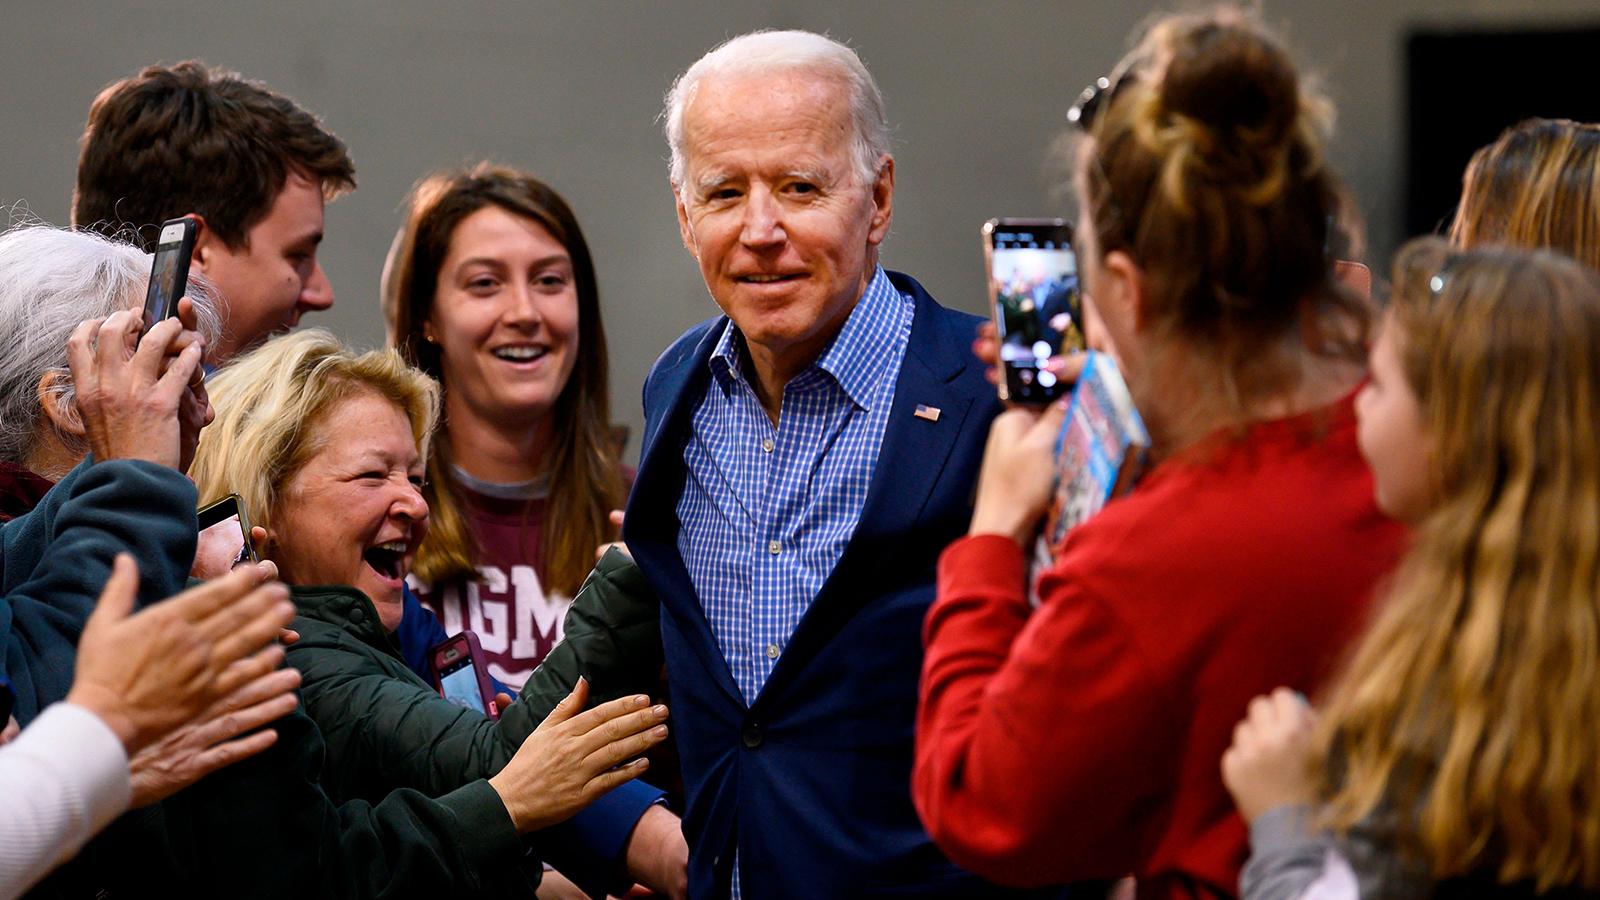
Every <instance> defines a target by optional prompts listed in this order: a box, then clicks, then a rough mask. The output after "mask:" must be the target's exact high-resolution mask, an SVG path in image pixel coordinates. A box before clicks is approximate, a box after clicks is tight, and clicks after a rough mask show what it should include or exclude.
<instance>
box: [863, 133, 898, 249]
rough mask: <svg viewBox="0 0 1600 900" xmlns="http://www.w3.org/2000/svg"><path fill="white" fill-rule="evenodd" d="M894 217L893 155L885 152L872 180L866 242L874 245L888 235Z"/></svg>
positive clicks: (881, 241)
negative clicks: (870, 219) (870, 225)
mask: <svg viewBox="0 0 1600 900" xmlns="http://www.w3.org/2000/svg"><path fill="white" fill-rule="evenodd" d="M892 218H894V157H892V156H890V155H889V154H887V153H885V154H884V155H883V156H882V157H881V158H880V159H879V160H878V177H877V178H876V179H874V180H873V182H872V227H871V228H869V229H868V231H867V243H868V244H870V245H872V246H874V247H876V246H878V245H879V244H881V243H883V239H884V238H886V237H888V236H889V220H890V219H892Z"/></svg>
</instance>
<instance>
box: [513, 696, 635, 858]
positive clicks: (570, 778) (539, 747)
mask: <svg viewBox="0 0 1600 900" xmlns="http://www.w3.org/2000/svg"><path fill="white" fill-rule="evenodd" d="M588 700H589V683H588V682H587V681H585V680H584V679H582V678H580V679H578V686H577V687H576V688H574V689H573V691H572V693H571V694H568V695H567V696H566V698H565V699H563V700H562V701H561V702H560V703H559V704H557V705H556V708H555V709H554V710H552V711H551V713H550V715H549V716H547V717H546V718H545V720H544V721H543V722H541V723H540V724H539V727H538V728H537V729H536V730H535V731H534V732H533V734H530V735H528V739H527V740H525V741H523V742H522V746H521V747H520V748H518V750H517V753H516V755H515V756H513V757H512V758H511V761H510V762H509V763H507V764H506V767H505V768H504V769H501V770H500V772H499V774H497V775H495V776H494V777H493V778H490V779H489V786H490V787H493V788H494V790H495V792H496V793H497V794H499V795H500V800H501V802H503V803H504V804H505V805H506V812H507V813H509V814H510V816H511V821H512V824H514V825H515V826H516V828H517V832H518V833H519V834H526V833H528V832H530V831H536V830H538V829H540V828H545V827H548V826H550V825H554V824H556V823H557V822H561V821H564V820H566V819H568V818H570V817H571V816H572V815H573V814H574V813H576V812H577V811H578V810H580V809H583V808H584V807H585V806H588V805H589V804H590V803H591V802H593V801H594V800H595V798H597V797H599V796H600V795H601V794H604V793H605V792H607V791H609V790H611V789H612V788H614V787H616V786H618V785H620V784H623V783H625V782H627V781H631V780H632V779H634V778H636V777H638V776H639V775H641V774H643V773H644V770H645V769H646V768H647V767H648V766H649V761H648V760H645V759H643V758H641V757H642V755H643V754H644V752H645V751H646V750H649V749H650V748H651V747H653V746H655V745H656V744H659V743H661V741H663V740H665V739H666V736H667V726H666V725H665V724H663V723H664V722H665V720H666V718H667V708H666V707H665V706H659V705H658V706H651V705H650V698H649V697H646V696H643V695H637V696H632V697H623V698H621V699H618V700H612V701H611V702H609V703H602V704H600V705H599V706H597V707H595V708H594V709H591V710H588V711H587V712H585V711H584V709H583V707H584V705H585V704H587V703H588ZM629 760H632V761H631V762H630V761H629Z"/></svg>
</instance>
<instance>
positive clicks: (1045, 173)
mask: <svg viewBox="0 0 1600 900" xmlns="http://www.w3.org/2000/svg"><path fill="white" fill-rule="evenodd" d="M1167 8H1171V6H1170V4H1163V5H1161V6H1156V5H1153V4H1147V3H1134V2H1119V0H1077V2H1070V3H1068V2H1060V3H1044V2H1031V0H988V2H981V3H980V2H976V0H974V2H955V0H937V2H911V0H868V2H862V0H855V2H848V0H809V2H797V0H765V2H749V3H739V4H734V3H714V2H675V3H666V2H656V3H645V2H621V0H595V2H543V0H540V2H534V0H524V2H518V0H480V2H470V3H455V4H448V3H435V2H421V0H394V2H380V0H344V2H339V0H275V2H273V3H270V4H267V3H249V4H246V3H225V2H220V3H219V2H215V0H213V2H209V3H201V2H194V0H188V2H178V0H168V2H149V3H124V4H107V3H98V2H89V0H53V2H35V0H0V33H3V34H5V35H6V40H5V41H4V45H3V47H0V84H4V85H5V88H4V91H3V92H0V147H3V152H0V202H4V203H6V204H21V205H22V207H23V208H25V209H26V210H28V211H31V213H32V214H33V215H35V216H37V217H39V218H42V219H44V220H46V221H49V222H54V223H58V224H63V225H64V224H66V222H67V220H68V214H69V204H70V195H71V190H72V183H73V173H74V167H75V163H76V155H77V138H78V135H79V134H80V132H81V131H82V128H83V120H84V116H85V114H86V112H87V109H88V105H89V102H90V100H91V99H93V97H94V96H95V94H96V93H97V92H98V91H99V90H100V89H101V88H102V87H103V86H104V85H106V84H107V83H109V82H111V81H113V80H115V79H117V78H121V77H124V76H126V75H129V74H131V73H133V72H135V71H136V70H138V69H139V68H140V67H142V66H144V65H146V64H149V63H152V62H158V61H160V62H175V61H177V60H180V59H185V58H188V57H199V58H202V59H205V60H206V61H208V62H210V63H212V64H215V65H222V66H227V67H229V68H233V69H235V70H237V71H240V72H242V73H244V74H245V75H246V76H249V77H252V78H258V79H261V80H264V81H266V82H267V83H268V84H269V85H271V86H272V87H273V88H275V89H277V90H279V91H282V92H284V93H286V94H288V95H290V96H292V97H294V98H295V99H296V100H298V101H299V102H300V103H301V104H303V105H304V106H306V107H307V108H309V109H311V110H313V111H315V112H317V113H319V114H320V115H321V116H322V117H323V120H324V121H325V122H326V123H327V125H328V126H329V127H330V128H332V129H333V130H334V131H335V132H336V133H337V134H339V135H340V137H342V138H343V139H344V140H345V141H346V142H347V143H348V144H349V146H350V149H351V153H352V155H353V156H354V158H355V161H356V167H357V177H358V180H359V182H360V189H359V190H358V191H356V193H355V194H353V195H350V196H347V197H345V198H343V199H341V200H339V201H337V202H335V203H333V204H332V205H331V206H329V207H328V213H327V219H328V224H327V234H328V238H327V241H326V243H325V244H324V248H325V249H324V251H323V256H322V258H323V264H324V266H325V268H326V270H327V272H328V275H329V277H330V278H331V279H332V281H333V284H334V288H335V292H336V297H337V302H336V305H335V307H334V308H333V310H331V311H330V312H328V313H323V314H320V315H316V316H312V317H309V318H308V319H307V320H306V321H307V322H309V323H312V324H318V325H323V326H326V327H329V328H331V329H333V330H334V331H336V332H337V333H339V334H341V335H343V336H344V337H345V339H346V340H348V341H350V342H352V343H354V344H357V345H363V346H376V345H378V344H379V343H381V341H382V339H383V328H382V323H381V321H380V319H379V315H378V301H377V286H378V274H379V271H380V269H381V267H382V265H383V258H384V254H385V253H386V251H387V249H388V245H389V242H390V240H391V239H392V237H393V235H394V231H395V229H396V228H397V227H398V224H399V206H400V202H401V199H402V198H403V197H404V195H405V193H406V191H407V189H408V188H409V187H410V185H411V184H412V183H413V182H414V181H415V180H416V179H417V178H418V177H419V176H420V175H422V174H423V173H425V172H427V171H429V170H431V169H434V168H438V167H442V166H451V165H458V164H463V163H468V162H472V161H475V160H477V159H480V158H491V159H495V160H498V161H501V162H505V163H509V164H512V165H516V166H521V167H524V168H527V169H529V170H531V171H533V172H535V173H536V174H538V175H539V176H541V177H542V178H544V179H545V180H547V181H549V182H550V183H551V184H553V185H555V186H556V188H557V189H558V190H560V191H561V192H562V193H563V194H564V195H565V196H566V197H567V199H568V200H569V201H570V202H571V204H572V206H573V208H574V209H575V210H576V211H577V213H578V216H579V219H580V220H581V221H582V223H583V227H584V230H585V231H586V232H587V234H588V237H589V240H590V243H591V245H592V246H593V249H594V252H595V258H596V261H597V265H598V267H599V274H600V285H601V292H602V300H603V303H604V313H605V320H606V325H607V328H608V331H609V335H608V336H609V338H610V342H611V370H612V386H613V404H614V418H616V419H617V420H618V421H621V422H626V423H628V424H630V425H632V426H633V429H634V434H635V436H637V434H638V431H639V427H640V424H641V421H642V417H641V415H640V411H639V403H638V396H639V387H640V385H641V384H642V383H643V380H644V376H645V373H646V372H647V371H648V369H649V366H650V364H651V363H652V362H653V361H654V359H655V357H656V355H657V354H658V353H659V352H660V351H661V350H662V349H663V348H665V346H666V345H667V343H668V342H670V341H671V340H672V338H674V337H676V336H677V335H678V334H679V333H680V332H681V331H682V330H683V329H684V328H685V327H687V326H688V325H690V324H691V323H693V322H696V321H699V320H700V319H703V318H705V317H707V316H709V315H711V314H713V313H714V312H715V311H716V309H715V306H714V304H713V303H712V302H711V300H710V299H709V297H707V296H706V293H705V288H704V285H703V284H702V283H701V282H700V279H699V273H698V271H697V269H696V268H695V266H694V263H693V261H692V260H691V259H690V258H689V257H688V255H687V254H686V253H685V252H684V251H683V250H682V247H681V246H680V244H679V241H678V234H677V229H676V227H675V222H674V217H673V207H672V199H671V195H670V192H669V190H668V188H667V180H666V163H665V156H666V151H665V146H664V142H663V140H662V138H661V134H660V130H659V127H658V125H657V122H656V115H657V113H658V112H659V109H660V102H661V97H662V94H663V93H664V92H665V90H666V88H667V86H668V85H669V84H670V82H671V80H672V78H673V77H674V76H675V75H676V74H677V73H678V72H679V71H681V70H682V69H683V68H685V67H687V66H688V65H689V64H690V63H691V62H693V61H694V60H695V59H696V58H697V57H699V56H700V54H702V53H703V52H705V51H706V50H708V49H710V48H711V47H712V46H714V45H715V44H716V43H718V42H720V41H721V40H723V39H725V38H727V37H731V36H733V35H736V34H740V33H742V32H744V31H748V30H751V29H755V28H808V29H812V30H817V31H824V32H827V33H829V34H831V35H833V36H834V37H836V38H840V39H842V40H845V41H846V42H848V43H849V44H851V45H852V46H853V47H855V48H856V49H857V51H858V52H859V53H860V54H861V56H862V58H863V59H864V60H865V61H866V63H867V66H868V67H869V68H870V69H871V70H872V71H873V73H874V74H875V75H876V76H877V78H878V80H879V84H880V86H881V87H882V89H883V93H884V96H885V98H886V100H887V102H888V107H889V114H890V119H891V122H892V123H893V124H894V126H895V135H896V158H897V175H898V178H897V184H898V190H897V192H896V197H895V217H894V224H893V230H892V233H891V235H890V238H889V241H888V243H887V244H886V245H885V248H884V255H883V258H884V262H885V264H886V265H888V266H890V267H893V268H898V269H903V270H905V271H908V272H910V273H912V274H914V275H916V276H917V277H918V278H919V279H920V280H922V282H923V284H924V285H926V286H927V287H928V288H929V289H930V290H931V291H932V292H933V293H934V295H935V296H937V297H940V298H941V299H943V300H944V302H945V303H946V304H948V305H952V306H958V307H962V308H966V309H969V310H972V311H974V312H979V311H981V310H982V308H983V299H982V298H983V281H982V272H981V266H980V257H979V253H978V240H977V235H978V227H979V225H980V224H981V223H982V222H983V220H985V219H987V218H989V217H990V216H993V215H1070V213H1071V211H1070V207H1069V202H1068V197H1067V196H1066V195H1065V194H1064V193H1063V192H1062V190H1061V187H1060V186H1061V184H1062V183H1063V182H1064V166H1063V164H1062V162H1061V161H1060V159H1059V158H1058V157H1057V156H1056V154H1055V153H1053V151H1052V150H1051V147H1052V145H1053V144H1054V142H1055V141H1056V139H1057V138H1058V137H1059V135H1060V134H1061V132H1062V130H1063V123H1064V118H1063V116H1064V113H1065V111H1066V109H1067V107H1068V106H1069V105H1070V104H1071V102H1072V100H1073V98H1074V97H1075V96H1076V94H1077V92H1078V91H1079V90H1080V89H1081V88H1082V87H1083V85H1085V84H1087V83H1088V82H1089V81H1090V80H1091V79H1092V78H1094V77H1095V76H1097V75H1100V74H1102V73H1103V72H1105V71H1106V70H1107V69H1109V68H1110V66H1111V65H1112V63H1114V62H1115V60H1116V59H1117V58H1118V57H1119V56H1120V55H1121V54H1122V52H1123V51H1124V49H1126V47H1127V46H1128V41H1129V34H1130V33H1131V32H1132V30H1133V29H1134V28H1135V27H1136V26H1137V25H1138V24H1140V23H1141V22H1142V21H1144V20H1145V19H1146V18H1147V17H1148V16H1150V15H1151V14H1152V13H1153V12H1155V11H1158V10H1161V9H1167ZM1263 9H1264V12H1265V15H1266V17H1267V19H1268V20H1269V21H1271V22H1272V23H1274V24H1275V25H1277V26H1279V27H1280V28H1282V29H1283V30H1284V31H1285V32H1286V33H1287V35H1288V37H1289V39H1290V42H1291V43H1292V44H1293V45H1294V47H1295V48H1296V50H1297V51H1298V52H1299V56H1300V58H1301V60H1302V62H1303V65H1304V66H1305V68H1307V69H1309V70H1311V71H1314V72H1317V73H1320V74H1321V76H1322V78H1323V80H1324V83H1325V85H1326V87H1327V90H1328V92H1329V93H1330V94H1331V96H1332V97H1333V99H1334V101H1335V103H1336V104H1337V106H1338V109H1339V120H1338V127H1337V131H1336V135H1335V137H1334V140H1333V142H1332V147H1331V152H1332V157H1333V159H1334V162H1335V164H1336V166H1337V167H1338V169H1339V170H1340V172H1341V173H1342V174H1343V176H1344V177H1345V179H1346V181H1347V182H1348V183H1349V184H1350V186H1351V188H1352V189H1353V191H1354V193H1355V195H1356V197H1357V199H1358V201H1359V202H1360V204H1361V207H1362V209H1363V210H1364V212H1365V215H1366V218H1367V223H1368V236H1369V243H1370V252H1369V259H1370V261H1372V262H1373V263H1374V269H1375V270H1381V268H1382V267H1383V265H1384V264H1386V261H1387V256H1388V254H1389V252H1390V251H1392V249H1393V248H1394V247H1395V246H1396V245H1397V244H1398V243H1399V242H1400V241H1401V240H1403V239H1404V237H1406V235H1402V234H1400V233H1399V229H1400V222H1401V215H1402V213H1401V209H1400V203H1401V198H1402V194H1401V192H1402V190H1403V153H1404V147H1403V146H1402V142H1403V141H1402V134H1403V123H1404V119H1403V116H1404V109H1403V106H1404V83H1403V63H1404V60H1403V48H1404V37H1405V34H1406V32H1407V30H1408V29H1410V28H1412V27H1417V26H1430V27H1440V26H1443V27H1451V26H1471V25H1479V24H1487V23H1495V24H1502V25H1530V26H1531V25H1552V24H1554V25H1560V24H1565V23H1576V22H1580V21H1587V22H1593V21H1594V20H1595V19H1596V18H1597V17H1600V4H1597V3H1596V2H1595V0H1501V2H1492V0H1454V2H1451V0H1345V2H1340V0H1267V2H1265V3H1264V5H1263ZM1463 99H1464V100H1467V99H1469V98H1463ZM1468 111H1470V105H1469V104H1465V103H1464V112H1468ZM636 443H637V441H636V440H635V444H636ZM631 452H637V447H636V446H635V447H633V448H631Z"/></svg>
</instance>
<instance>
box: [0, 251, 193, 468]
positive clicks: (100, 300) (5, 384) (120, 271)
mask: <svg viewBox="0 0 1600 900" xmlns="http://www.w3.org/2000/svg"><path fill="white" fill-rule="evenodd" d="M149 283H150V254H148V253H145V252H143V251H141V250H139V248H137V247H134V246H131V245H129V244H125V243H122V242H121V241H114V240H109V239H107V238H104V237H101V236H100V235H98V234H94V233H91V232H86V231H68V230H65V229H61V228H52V227H50V226H47V225H25V226H22V227H18V228H13V229H12V230H10V231H8V232H5V233H4V234H0V460H3V461H5V462H9V463H14V464H17V465H22V464H24V463H25V462H26V460H27V459H28V456H29V454H30V453H32V452H33V449H34V446H35V444H36V442H37V437H38V434H39V431H38V429H39V426H40V424H41V420H42V418H43V416H44V410H43V407H42V406H41V405H40V398H39V379H40V378H42V377H44V374H45V373H46V372H49V371H52V370H56V371H60V372H62V373H63V374H70V370H69V369H68V368H67V338H69V337H71V336H72V332H73V330H74V329H76V328H77V327H78V323H80V322H82V321H84V320H85V319H96V318H101V317H103V316H108V315H110V314H112V313H113V312H116V311H117V310H119V309H129V308H133V307H138V306H140V305H142V304H143V302H144V295H145V290H146V288H147V287H148V286H149ZM188 297H189V299H190V300H191V301H192V302H193V303H194V308H195V313H196V316H197V317H198V319H199V322H198V324H199V329H200V333H201V334H202V335H204V336H205V338H206V342H207V344H208V345H210V344H214V343H215V342H216V339H217V333H218V330H219V328H218V320H217V310H216V303H215V300H214V298H213V293H212V290H211V287H210V285H209V284H207V283H206V282H205V280H204V279H202V278H199V277H198V276H196V275H190V276H189V285H188ZM53 393H54V396H55V399H56V400H58V401H60V402H62V403H63V404H71V403H72V401H73V400H74V398H75V396H76V391H75V390H74V389H73V385H72V379H71V378H70V377H68V378H62V379H58V380H57V381H56V388H55V390H54V392H53ZM62 438H63V439H64V440H67V442H68V445H69V446H72V442H71V440H70V439H69V438H68V436H67V435H62ZM81 449H83V450H84V451H85V452H87V450H88V448H87V447H83V448H81ZM40 474H48V473H40Z"/></svg>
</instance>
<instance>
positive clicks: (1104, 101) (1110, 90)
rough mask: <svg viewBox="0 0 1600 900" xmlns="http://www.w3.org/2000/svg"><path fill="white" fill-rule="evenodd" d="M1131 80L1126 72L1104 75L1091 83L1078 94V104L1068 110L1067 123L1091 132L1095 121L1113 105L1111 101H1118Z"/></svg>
mask: <svg viewBox="0 0 1600 900" xmlns="http://www.w3.org/2000/svg"><path fill="white" fill-rule="evenodd" d="M1131 80H1132V79H1131V78H1129V77H1128V76H1127V73H1126V72H1112V73H1111V74H1110V75H1102V76H1100V77H1099V78H1096V79H1095V80H1094V81H1091V82H1089V86H1088V87H1086V88H1084V89H1083V92H1082V93H1080V94H1078V102H1076V103H1074V104H1072V107H1071V108H1070V109H1068V110H1067V122H1068V123H1069V124H1072V125H1076V126H1078V127H1079V128H1081V129H1083V130H1084V131H1088V130H1090V129H1091V128H1093V127H1094V121H1095V119H1097V118H1099V116H1100V113H1101V112H1103V111H1104V110H1105V108H1106V107H1108V106H1110V105H1111V101H1112V100H1115V99H1116V97H1117V94H1119V93H1120V92H1121V91H1122V88H1123V86H1124V85H1126V84H1127V83H1128V82H1129V81H1131Z"/></svg>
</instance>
